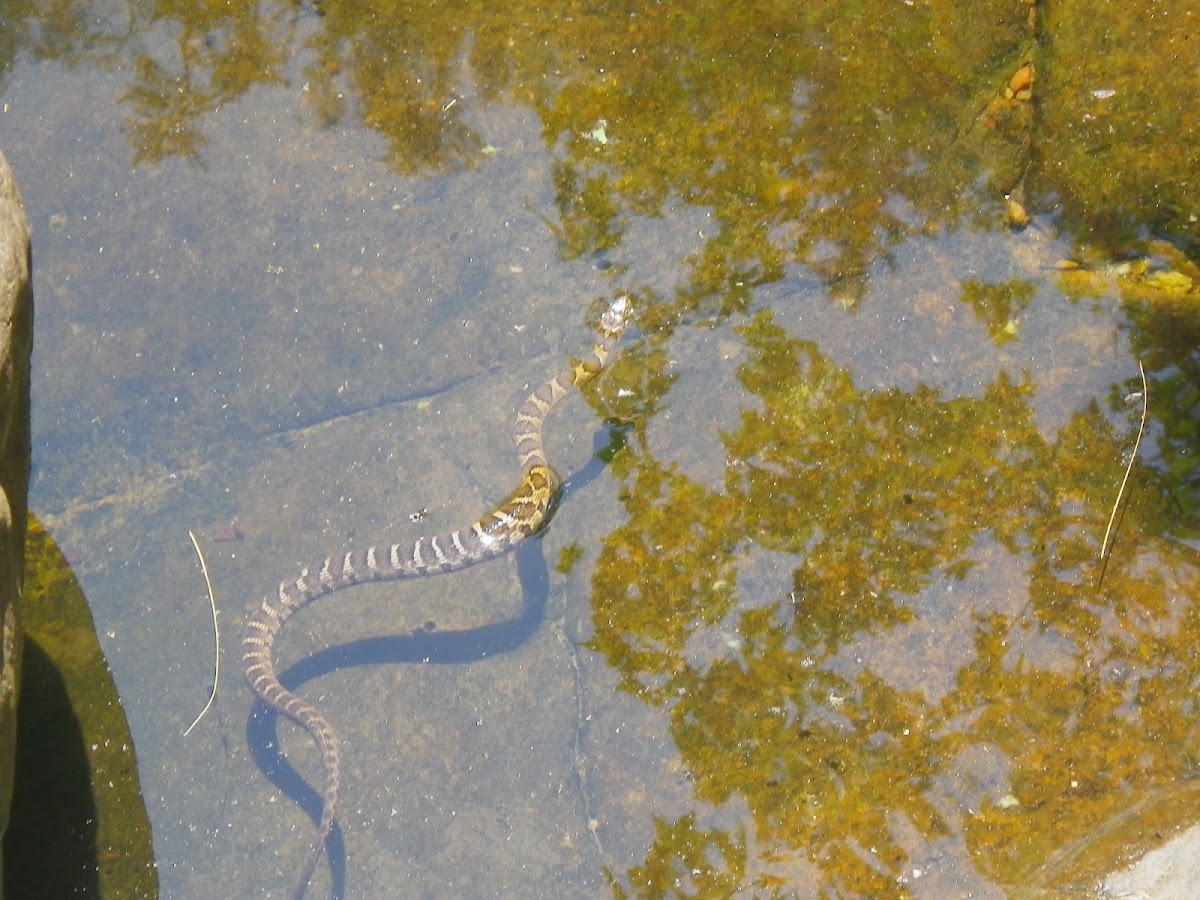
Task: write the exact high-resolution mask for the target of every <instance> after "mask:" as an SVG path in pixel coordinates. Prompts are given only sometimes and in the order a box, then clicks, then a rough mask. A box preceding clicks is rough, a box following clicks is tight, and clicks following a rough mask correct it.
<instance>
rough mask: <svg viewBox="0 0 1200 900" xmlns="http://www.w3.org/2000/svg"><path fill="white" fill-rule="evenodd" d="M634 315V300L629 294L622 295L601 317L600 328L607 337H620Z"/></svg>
mask: <svg viewBox="0 0 1200 900" xmlns="http://www.w3.org/2000/svg"><path fill="white" fill-rule="evenodd" d="M632 315H633V300H632V299H630V296H629V295H628V294H622V295H621V296H620V297H618V298H617V299H616V300H614V301H613V302H612V303H610V304H609V305H608V309H606V310H605V311H604V314H603V315H601V316H600V327H601V329H603V331H604V333H605V334H606V335H617V336H620V334H621V332H623V331H624V330H625V326H626V325H628V324H629V317H630V316H632Z"/></svg>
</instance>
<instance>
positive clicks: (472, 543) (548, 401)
mask: <svg viewBox="0 0 1200 900" xmlns="http://www.w3.org/2000/svg"><path fill="white" fill-rule="evenodd" d="M630 311H631V310H630V303H629V298H628V297H626V296H621V297H618V298H617V299H616V300H614V301H613V302H612V303H611V304H610V305H609V307H608V309H606V310H605V312H604V314H603V315H602V316H601V318H600V328H599V329H598V330H597V332H596V343H595V345H594V346H593V347H592V350H591V353H590V354H588V356H586V357H585V358H584V359H583V360H581V361H579V362H576V363H573V364H572V365H571V366H568V367H567V368H566V369H564V370H563V371H562V372H560V373H559V374H558V375H556V376H555V377H554V378H552V379H550V380H549V381H547V382H546V383H545V384H543V385H542V386H541V387H539V388H538V389H537V390H536V391H534V392H533V393H532V394H530V395H529V398H528V399H527V400H526V401H525V402H524V403H523V404H522V405H521V408H520V409H519V410H518V411H517V421H516V427H515V429H514V431H515V434H514V436H515V439H516V446H517V458H518V460H519V462H520V465H521V471H522V474H523V477H522V479H521V482H520V484H518V485H517V488H516V490H515V491H513V492H512V494H510V495H509V497H508V499H506V500H505V501H504V502H503V503H501V504H500V505H499V506H497V507H496V508H495V509H493V510H492V511H491V512H489V513H488V514H487V515H485V516H483V517H482V518H480V519H479V520H478V521H476V522H475V523H473V524H472V525H470V526H469V527H467V528H460V529H458V530H457V531H451V532H449V533H447V534H440V535H437V536H434V537H422V538H418V539H417V540H416V541H415V542H413V543H412V544H391V545H380V546H375V547H368V548H366V549H363V550H355V551H352V552H350V553H345V554H343V555H340V556H331V557H329V558H328V559H325V560H324V561H322V562H320V563H318V564H317V565H315V566H308V567H306V568H303V569H301V570H300V575H299V577H298V578H295V579H293V580H290V581H284V582H283V583H282V584H280V585H279V590H278V591H277V592H276V593H274V594H268V595H267V596H266V597H265V598H264V599H263V601H262V603H261V604H259V605H258V606H256V607H255V608H254V610H253V612H252V613H251V614H250V617H249V619H248V620H247V622H246V626H245V629H244V630H243V632H242V671H243V673H244V674H245V676H246V680H247V681H248V682H249V683H250V687H251V688H252V689H253V691H254V693H255V694H257V695H258V696H259V697H261V698H262V700H263V701H264V702H265V703H266V704H267V705H269V706H271V707H272V708H274V709H276V710H278V711H279V712H280V713H282V714H283V715H285V716H287V717H288V718H289V719H291V720H292V721H293V722H295V723H296V724H298V725H299V726H300V727H301V728H303V729H304V730H305V731H307V732H308V733H309V735H310V736H311V737H312V739H313V742H314V743H315V744H316V745H317V749H318V750H319V751H320V754H321V761H322V763H323V764H324V767H325V789H324V791H323V792H322V794H321V822H320V825H319V828H318V832H317V837H316V839H315V840H314V841H313V845H312V849H311V850H309V853H308V857H307V859H306V860H305V863H304V868H303V869H301V871H300V878H299V881H298V883H297V885H296V889H295V891H294V892H293V895H292V896H293V897H294V898H295V900H299V898H301V897H303V895H304V892H305V891H306V890H307V889H308V883H309V881H310V880H311V879H312V876H313V873H314V872H315V871H316V868H317V863H318V862H320V859H321V855H322V854H323V853H324V851H325V844H326V842H327V841H328V839H329V834H330V831H331V830H332V829H333V823H334V820H335V818H336V816H337V803H338V794H339V791H340V790H341V764H340V761H339V757H338V737H337V734H336V732H334V730H333V728H332V726H330V724H329V722H328V721H326V719H325V717H324V716H323V715H322V714H321V712H320V710H318V709H317V708H316V707H315V706H313V705H312V704H311V703H309V702H308V701H306V700H304V699H303V698H301V697H299V696H298V695H296V694H294V693H292V692H291V691H289V690H288V689H287V688H285V687H284V686H283V685H282V684H280V682H279V678H278V677H277V676H276V674H275V663H274V660H273V659H272V653H271V651H272V648H273V647H274V644H275V638H276V636H277V635H278V634H279V631H280V629H281V628H283V624H284V622H286V621H287V620H288V619H289V618H291V617H292V616H293V615H295V614H296V613H298V612H299V611H300V610H302V609H304V607H306V606H308V605H309V604H310V603H312V602H313V601H314V600H317V599H319V598H321V597H324V596H326V595H327V594H332V593H333V592H334V591H338V590H341V589H342V588H346V587H351V586H352V585H355V584H363V583H366V582H373V581H396V580H400V579H404V578H417V577H420V576H423V575H438V574H441V573H443V572H453V571H456V570H458V569H464V568H466V567H467V566H471V565H474V564H476V563H480V562H483V561H484V560H487V559H492V558H494V557H497V556H500V555H501V554H503V553H507V552H508V551H509V550H511V549H512V548H513V547H515V546H516V545H517V544H519V543H520V542H521V541H523V540H525V539H526V538H529V537H532V536H533V535H535V534H537V533H538V532H539V531H540V530H541V529H542V528H543V527H544V526H545V524H546V522H547V521H548V518H549V516H550V514H551V513H552V512H553V509H554V504H555V502H556V500H557V497H558V489H559V485H560V481H559V478H558V476H557V474H555V472H554V470H553V469H552V468H551V467H550V464H549V462H548V461H547V460H546V453H545V449H544V448H543V446H542V426H543V424H544V423H545V419H546V415H547V414H548V413H549V412H550V410H551V409H553V408H554V406H555V404H557V403H558V402H559V401H560V400H561V399H562V398H563V397H565V396H566V395H567V394H569V393H570V392H571V391H572V390H575V389H577V388H579V387H581V386H582V385H584V384H586V383H587V382H589V381H591V380H592V379H593V378H595V377H596V375H597V374H599V372H600V370H601V369H602V368H603V367H604V365H605V363H607V362H608V358H609V356H610V355H611V354H612V351H613V348H614V347H615V346H616V344H617V341H619V340H620V338H621V334H622V332H623V331H624V330H625V326H626V324H627V322H628V320H629V315H630Z"/></svg>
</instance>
